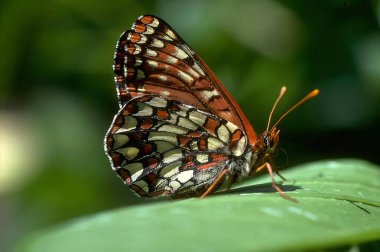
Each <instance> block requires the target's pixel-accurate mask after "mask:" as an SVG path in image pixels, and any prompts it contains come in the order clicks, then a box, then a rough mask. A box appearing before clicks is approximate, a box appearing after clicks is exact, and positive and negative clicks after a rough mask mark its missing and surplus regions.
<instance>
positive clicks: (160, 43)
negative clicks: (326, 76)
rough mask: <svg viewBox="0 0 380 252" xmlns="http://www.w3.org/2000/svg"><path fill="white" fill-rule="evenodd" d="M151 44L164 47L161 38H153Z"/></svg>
mask: <svg viewBox="0 0 380 252" xmlns="http://www.w3.org/2000/svg"><path fill="white" fill-rule="evenodd" d="M150 45H151V46H153V47H156V48H163V47H164V46H165V45H164V42H162V41H161V40H159V39H156V38H153V40H152V42H151V43H150Z"/></svg>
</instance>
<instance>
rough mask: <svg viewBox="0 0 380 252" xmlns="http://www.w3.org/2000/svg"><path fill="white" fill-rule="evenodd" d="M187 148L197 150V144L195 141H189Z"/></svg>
mask: <svg viewBox="0 0 380 252" xmlns="http://www.w3.org/2000/svg"><path fill="white" fill-rule="evenodd" d="M189 146H190V149H191V150H198V142H197V141H196V140H193V141H191V143H190V145H189Z"/></svg>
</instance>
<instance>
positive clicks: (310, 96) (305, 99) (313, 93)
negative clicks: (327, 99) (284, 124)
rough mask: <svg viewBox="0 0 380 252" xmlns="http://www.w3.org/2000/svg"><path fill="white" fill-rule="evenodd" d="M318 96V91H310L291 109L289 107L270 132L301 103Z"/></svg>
mask: <svg viewBox="0 0 380 252" xmlns="http://www.w3.org/2000/svg"><path fill="white" fill-rule="evenodd" d="M283 88H284V87H283ZM285 90H286V88H285ZM281 91H282V89H281ZM318 94H319V89H314V90H313V91H311V92H310V93H308V94H307V95H306V96H305V97H304V98H302V99H301V100H300V101H298V102H297V103H296V104H294V105H293V107H291V108H290V109H289V110H288V111H286V112H285V113H284V114H283V115H282V116H281V117H280V119H278V120H277V122H276V123H275V124H274V125H273V126H272V129H271V130H273V129H274V128H275V127H276V126H277V125H278V124H279V123H280V122H281V120H282V119H284V117H285V116H287V115H288V114H289V113H290V112H292V111H293V110H294V109H295V108H297V107H299V106H300V105H301V104H302V103H304V102H306V101H307V100H310V99H311V98H314V97H315V96H317V95H318Z"/></svg>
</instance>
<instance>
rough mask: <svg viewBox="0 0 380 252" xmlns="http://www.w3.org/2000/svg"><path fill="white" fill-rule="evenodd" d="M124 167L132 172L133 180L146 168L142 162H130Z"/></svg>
mask: <svg viewBox="0 0 380 252" xmlns="http://www.w3.org/2000/svg"><path fill="white" fill-rule="evenodd" d="M123 168H124V169H126V170H128V171H129V173H130V174H131V180H132V181H135V180H136V179H137V177H138V176H140V175H141V173H142V172H143V170H144V167H143V165H142V164H141V163H130V164H127V165H125V166H123Z"/></svg>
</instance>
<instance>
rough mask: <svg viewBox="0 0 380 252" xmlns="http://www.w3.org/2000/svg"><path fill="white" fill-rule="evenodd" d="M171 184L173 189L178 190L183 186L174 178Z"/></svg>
mask: <svg viewBox="0 0 380 252" xmlns="http://www.w3.org/2000/svg"><path fill="white" fill-rule="evenodd" d="M169 186H170V187H171V189H172V190H173V191H176V190H177V189H178V188H180V187H181V183H179V182H178V181H177V180H172V181H170V183H169Z"/></svg>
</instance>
